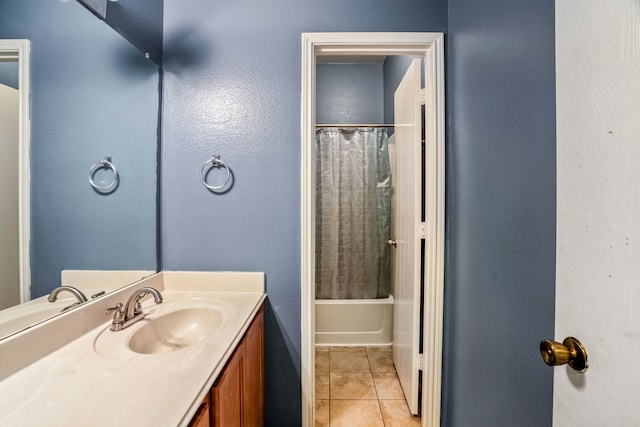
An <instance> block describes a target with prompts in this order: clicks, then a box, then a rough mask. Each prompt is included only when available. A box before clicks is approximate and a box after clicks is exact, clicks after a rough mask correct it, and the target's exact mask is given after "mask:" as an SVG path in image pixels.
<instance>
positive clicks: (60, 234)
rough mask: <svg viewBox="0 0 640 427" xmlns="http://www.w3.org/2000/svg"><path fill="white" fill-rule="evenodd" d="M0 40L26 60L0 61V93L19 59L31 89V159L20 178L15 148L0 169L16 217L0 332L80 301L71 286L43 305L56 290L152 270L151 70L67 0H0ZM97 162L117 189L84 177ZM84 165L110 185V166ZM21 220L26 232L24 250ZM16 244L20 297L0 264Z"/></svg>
mask: <svg viewBox="0 0 640 427" xmlns="http://www.w3.org/2000/svg"><path fill="white" fill-rule="evenodd" d="M0 39H26V40H29V45H30V55H28V57H26V58H22V57H21V58H14V59H12V60H11V61H9V60H8V59H7V58H4V59H0V64H2V65H0V88H5V87H7V88H12V89H13V90H14V91H16V92H17V93H20V90H21V89H22V88H21V87H20V85H19V84H18V83H17V77H16V69H17V68H18V64H19V61H28V63H29V65H30V67H29V68H30V77H29V84H30V92H31V93H30V128H29V130H30V138H29V141H28V142H29V143H30V154H29V156H28V159H26V161H25V162H23V163H22V164H23V165H25V166H24V167H22V169H24V168H27V169H28V171H29V173H28V174H27V178H26V179H25V178H21V176H23V177H24V174H23V175H21V174H20V171H18V169H19V167H18V166H16V165H20V164H21V163H20V162H19V161H16V158H17V157H19V154H12V155H11V156H12V159H13V160H11V161H10V163H12V165H13V169H16V171H11V170H9V169H7V170H5V168H4V166H3V167H2V170H3V172H2V173H3V174H10V175H12V178H11V180H12V181H11V184H10V186H11V190H9V189H5V188H2V189H1V190H0V191H2V198H3V211H2V214H4V213H5V212H4V211H8V212H10V213H11V214H13V215H14V216H15V218H13V219H12V220H11V221H12V224H13V226H12V227H11V228H9V227H5V228H4V229H3V230H2V231H0V233H2V235H1V237H2V238H3V239H2V240H3V241H6V242H8V243H11V247H10V248H7V249H5V248H3V255H2V258H3V264H0V268H2V273H3V280H2V281H1V282H0V308H4V310H3V311H2V312H0V337H2V336H6V335H8V334H10V333H12V332H15V331H17V330H20V329H21V328H24V327H26V326H29V325H30V324H33V323H34V322H37V321H39V320H41V318H46V317H49V316H51V315H54V314H57V313H59V312H60V311H61V310H63V309H65V308H72V307H74V306H76V305H77V304H75V303H76V302H78V303H80V302H81V299H79V298H78V297H77V295H76V293H75V292H69V291H65V292H60V293H59V294H58V295H57V296H56V298H55V301H53V302H49V301H48V299H47V297H48V296H49V294H50V293H51V292H52V291H53V290H54V289H56V288H59V287H61V286H71V287H73V288H74V289H77V290H79V291H80V292H81V293H82V294H83V295H84V296H86V298H87V299H88V300H90V299H91V297H92V296H95V297H99V296H100V295H101V293H102V292H103V291H106V292H108V291H109V290H113V289H116V288H118V287H120V286H123V285H125V284H128V283H131V282H132V281H135V280H138V279H139V278H141V277H143V276H145V275H148V274H151V273H153V272H155V271H157V268H158V264H157V251H156V240H157V224H156V199H157V156H158V154H157V153H158V144H157V142H158V141H157V139H158V99H159V98H158V94H159V70H158V66H157V65H156V64H154V63H153V62H152V61H151V60H149V59H147V58H146V57H145V55H144V53H143V52H141V51H139V50H138V49H136V48H135V47H133V46H132V45H131V44H130V43H129V42H127V41H125V39H124V38H122V36H120V35H119V34H118V33H117V32H116V31H114V30H113V29H112V28H111V27H109V26H108V25H107V24H106V23H105V22H104V21H101V20H100V19H98V18H97V17H96V16H95V15H93V14H92V13H91V12H89V11H88V10H87V9H86V8H85V7H84V6H82V5H81V4H80V3H78V2H77V1H69V0H67V1H51V0H3V1H2V2H0ZM5 92H6V91H2V92H0V94H1V95H0V97H1V98H3V99H4V98H5V96H4V93H5ZM27 119H28V118H27ZM17 120H18V121H21V120H25V118H24V117H22V116H21V115H20V114H18V119H17ZM15 127H17V128H18V129H19V123H17V124H16V126H15ZM3 128H4V126H3ZM1 138H2V139H1V140H0V143H1V144H2V145H3V150H4V152H5V153H9V151H8V150H9V149H11V150H14V151H15V152H16V153H18V151H19V149H18V147H17V145H16V144H17V142H16V139H15V138H9V137H8V136H7V135H6V134H5V132H2V136H1ZM107 157H109V158H111V160H110V161H111V162H112V163H113V165H114V166H115V167H116V168H117V173H118V182H117V186H116V187H115V189H113V191H109V192H104V191H98V190H96V189H95V188H94V187H92V185H90V182H89V174H90V171H91V168H92V166H93V165H94V164H95V163H96V162H100V161H101V160H103V159H104V158H107ZM92 172H93V174H92V177H93V180H94V181H95V182H96V184H98V186H99V187H105V186H109V185H110V182H111V180H112V179H113V175H112V174H113V172H114V171H112V170H111V169H110V168H105V167H102V168H97V169H96V170H93V171H92ZM3 178H4V176H3ZM7 180H9V178H7ZM27 180H28V181H29V182H25V181H27ZM16 185H17V188H16ZM20 186H22V188H23V189H25V194H27V193H29V195H28V203H27V204H26V205H27V206H28V207H29V209H28V211H27V212H20V209H19V208H18V206H19V203H18V200H19V198H20V195H19V193H18V188H20ZM11 192H13V193H11ZM14 193H15V194H14ZM23 205H24V204H23ZM5 208H6V209H5ZM20 218H22V221H23V222H24V223H25V224H27V232H28V234H29V235H30V238H29V239H28V240H27V242H23V245H22V247H20V238H19V233H18V225H17V224H18V223H19V221H20ZM5 236H8V237H7V238H6V239H5V238H4V237H5ZM20 251H22V252H23V254H24V253H28V256H26V257H23V258H24V259H23V260H22V264H23V266H22V268H20V266H18V267H17V268H18V270H17V271H20V272H22V274H21V275H22V276H23V278H25V277H26V279H27V280H26V281H25V284H24V285H23V288H24V289H22V296H20V295H21V294H20V284H19V282H20V280H19V279H17V278H16V277H15V276H16V274H18V273H15V272H14V273H9V268H8V267H7V265H6V263H5V261H7V262H8V263H9V264H10V265H12V266H14V267H15V264H16V262H15V259H9V258H10V257H9V256H8V255H6V254H9V253H20ZM18 264H19V263H18ZM28 300H29V302H27V301H28ZM33 300H37V302H38V303H37V304H36V302H34V301H33ZM18 303H22V304H19V306H16V305H15V304H18ZM25 307H26V308H28V309H26V308H25ZM16 313H18V314H16ZM8 319H9V320H11V321H9V320H8ZM3 320H4V321H3ZM11 323H13V326H11V327H7V324H11Z"/></svg>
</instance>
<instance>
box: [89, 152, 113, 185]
mask: <svg viewBox="0 0 640 427" xmlns="http://www.w3.org/2000/svg"><path fill="white" fill-rule="evenodd" d="M100 169H111V171H112V172H113V178H112V180H111V182H110V183H109V185H106V186H104V187H101V186H99V185H98V184H96V182H95V181H94V180H93V178H94V176H95V174H96V172H97V171H98V170H100ZM89 184H91V186H92V187H93V188H94V189H95V190H96V191H98V192H100V193H105V194H106V193H111V192H112V191H114V190H115V189H116V187H117V186H118V170H117V169H116V167H115V165H114V164H113V163H112V162H111V157H110V156H105V157H103V158H102V159H101V160H98V161H97V162H95V163H94V164H93V165H91V168H90V169H89Z"/></svg>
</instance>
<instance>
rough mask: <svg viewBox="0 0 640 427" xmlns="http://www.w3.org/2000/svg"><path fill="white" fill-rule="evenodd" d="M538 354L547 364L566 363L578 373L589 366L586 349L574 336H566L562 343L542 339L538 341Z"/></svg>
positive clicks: (558, 364)
mask: <svg viewBox="0 0 640 427" xmlns="http://www.w3.org/2000/svg"><path fill="white" fill-rule="evenodd" d="M540 356H542V359H543V360H544V363H546V364H547V365H549V366H560V365H564V364H565V363H566V364H568V365H569V366H571V368H573V369H574V370H575V371H577V372H580V373H583V372H585V371H586V370H587V368H588V367H589V360H588V358H587V350H586V349H585V348H584V346H583V345H582V343H581V342H580V341H579V340H578V339H576V338H574V337H567V338H565V339H564V341H562V343H559V342H557V341H551V340H542V342H540Z"/></svg>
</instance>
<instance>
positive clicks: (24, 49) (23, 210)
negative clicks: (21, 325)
mask: <svg viewBox="0 0 640 427" xmlns="http://www.w3.org/2000/svg"><path fill="white" fill-rule="evenodd" d="M29 49H30V42H29V40H27V39H0V57H2V58H8V59H17V60H18V91H19V103H20V105H19V107H18V108H19V122H20V123H19V131H18V132H19V133H18V153H19V154H18V155H19V166H18V168H19V172H18V173H19V175H20V176H19V180H18V181H19V188H18V198H19V202H18V218H19V221H20V225H19V245H20V302H27V301H29V299H30V298H31V263H30V258H29V257H30V251H29V242H30V239H31V237H30V236H31V224H30V212H31V210H30V200H31V197H30V176H31V172H30V162H29V153H30V147H31V117H30V116H31V115H30V107H29V100H30V99H31V87H30V74H29V69H30V62H31V58H30V53H29V52H30V50H29Z"/></svg>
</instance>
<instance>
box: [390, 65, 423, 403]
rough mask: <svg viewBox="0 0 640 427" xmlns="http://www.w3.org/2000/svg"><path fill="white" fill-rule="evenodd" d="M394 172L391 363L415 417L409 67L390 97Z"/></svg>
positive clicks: (414, 117) (415, 256) (414, 205)
mask: <svg viewBox="0 0 640 427" xmlns="http://www.w3.org/2000/svg"><path fill="white" fill-rule="evenodd" d="M394 120H395V123H394V124H395V133H394V135H395V136H394V143H395V149H396V151H395V152H396V168H395V176H394V177H393V180H394V181H395V183H396V194H395V197H396V200H395V212H396V215H395V230H394V236H393V238H394V239H395V240H396V247H395V250H393V254H392V256H394V257H395V271H394V274H395V295H394V303H393V363H394V364H395V367H396V371H397V373H398V378H399V379H400V384H401V385H402V389H403V390H404V395H405V398H406V400H407V404H408V405H409V410H410V411H411V413H412V414H414V415H417V414H418V381H419V375H420V348H419V345H420V285H421V281H422V280H421V261H420V257H421V251H420V246H421V240H422V239H421V237H420V236H419V234H418V229H419V226H420V223H421V222H422V221H421V219H422V218H421V216H422V215H421V214H422V212H421V211H422V209H421V207H422V142H421V140H422V86H421V83H420V60H419V59H414V60H413V61H412V62H411V65H410V66H409V68H408V70H407V72H406V74H405V75H404V77H403V79H402V81H401V82H400V84H399V85H398V88H397V89H396V91H395V95H394Z"/></svg>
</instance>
